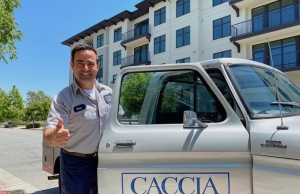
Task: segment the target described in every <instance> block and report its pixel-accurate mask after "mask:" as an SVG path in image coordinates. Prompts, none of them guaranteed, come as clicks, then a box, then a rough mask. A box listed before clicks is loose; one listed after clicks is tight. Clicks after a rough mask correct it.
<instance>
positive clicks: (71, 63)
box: [70, 61, 74, 69]
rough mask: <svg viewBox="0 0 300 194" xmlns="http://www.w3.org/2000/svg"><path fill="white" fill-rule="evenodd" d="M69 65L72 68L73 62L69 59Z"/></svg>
mask: <svg viewBox="0 0 300 194" xmlns="http://www.w3.org/2000/svg"><path fill="white" fill-rule="evenodd" d="M70 66H71V68H72V69H73V66H74V64H73V62H72V61H70Z"/></svg>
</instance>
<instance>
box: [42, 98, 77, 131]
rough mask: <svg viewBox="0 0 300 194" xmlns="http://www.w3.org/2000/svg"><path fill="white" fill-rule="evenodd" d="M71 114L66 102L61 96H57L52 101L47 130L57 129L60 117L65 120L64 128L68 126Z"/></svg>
mask: <svg viewBox="0 0 300 194" xmlns="http://www.w3.org/2000/svg"><path fill="white" fill-rule="evenodd" d="M70 112H71V111H70V108H69V107H68V104H67V103H66V100H65V99H64V98H63V96H62V95H61V94H57V95H56V96H55V97H54V98H53V100H52V103H51V106H50V111H49V113H48V117H47V121H46V126H45V129H47V128H55V127H56V124H57V122H58V118H59V117H60V118H62V119H63V125H64V127H65V126H67V124H68V122H69V118H70Z"/></svg>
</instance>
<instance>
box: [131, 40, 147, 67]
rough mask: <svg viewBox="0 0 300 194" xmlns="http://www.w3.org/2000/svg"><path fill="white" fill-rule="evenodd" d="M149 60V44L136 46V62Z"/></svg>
mask: <svg viewBox="0 0 300 194" xmlns="http://www.w3.org/2000/svg"><path fill="white" fill-rule="evenodd" d="M146 61H149V52H148V44H145V45H143V46H139V47H136V48H134V63H140V62H146Z"/></svg>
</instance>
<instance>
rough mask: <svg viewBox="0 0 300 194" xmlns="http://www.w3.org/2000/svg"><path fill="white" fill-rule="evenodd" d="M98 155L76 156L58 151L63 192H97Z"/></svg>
mask: <svg viewBox="0 0 300 194" xmlns="http://www.w3.org/2000/svg"><path fill="white" fill-rule="evenodd" d="M97 166H98V157H95V158H93V157H86V158H82V157H77V156H71V155H68V154H65V153H63V152H62V151H60V176H61V183H62V185H61V186H62V193H63V194H77V193H78V194H89V193H93V194H97V193H98V187H97Z"/></svg>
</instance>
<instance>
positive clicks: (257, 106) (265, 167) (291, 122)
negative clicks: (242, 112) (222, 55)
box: [229, 65, 300, 194]
mask: <svg viewBox="0 0 300 194" xmlns="http://www.w3.org/2000/svg"><path fill="white" fill-rule="evenodd" d="M229 69H230V71H231V73H232V76H233V78H234V80H235V83H236V86H237V87H236V88H237V89H238V91H239V92H240V96H241V97H242V100H243V102H244V104H245V107H247V110H248V114H249V117H250V121H249V125H250V138H251V152H252V154H253V193H272V194H275V193H276V194H282V193H299V191H300V161H299V159H300V151H299V150H300V131H299V123H300V116H299V113H300V106H299V103H298V105H297V103H294V104H293V103H291V102H300V90H299V89H298V88H297V87H296V86H295V85H294V84H293V83H292V82H291V81H290V80H289V79H288V78H287V77H286V76H284V75H283V74H281V73H278V72H277V73H276V74H277V76H276V77H277V78H276V79H277V86H276V84H275V81H274V71H273V70H271V69H264V68H259V67H254V66H245V65H243V66H242V65H237V66H231V67H230V68H229ZM276 87H277V89H278V92H276ZM276 96H279V100H280V101H281V103H282V104H281V108H280V107H279V102H278V98H276ZM280 109H281V115H282V121H283V124H284V126H286V127H288V128H284V127H281V118H280Z"/></svg>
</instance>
